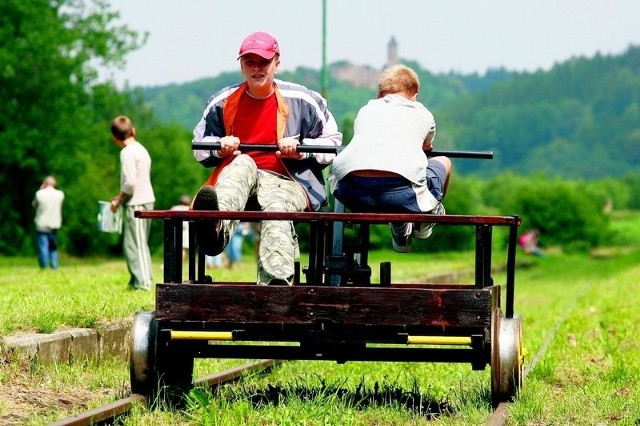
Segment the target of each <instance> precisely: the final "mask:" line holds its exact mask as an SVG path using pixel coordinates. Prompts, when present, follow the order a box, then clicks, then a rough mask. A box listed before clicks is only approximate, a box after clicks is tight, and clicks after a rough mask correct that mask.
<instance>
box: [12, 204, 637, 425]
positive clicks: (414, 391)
mask: <svg viewBox="0 0 640 426" xmlns="http://www.w3.org/2000/svg"><path fill="white" fill-rule="evenodd" d="M617 219H618V220H616V221H615V222H614V228H615V229H618V230H620V231H621V234H620V235H623V236H624V237H625V238H624V241H625V242H626V243H627V244H626V245H624V246H621V245H618V246H612V247H608V248H603V249H599V250H596V251H594V252H593V253H562V252H560V251H557V250H549V251H548V255H547V257H545V258H532V257H526V256H524V255H522V254H520V255H519V261H520V267H519V268H518V271H517V281H516V312H517V313H519V314H521V315H522V316H523V318H524V343H525V346H526V348H527V350H528V353H529V355H528V357H527V360H526V361H527V372H528V376H527V379H526V381H525V384H524V387H523V389H522V392H521V394H520V397H519V398H518V400H517V401H516V402H515V403H514V404H513V405H512V406H511V407H510V412H511V418H510V420H509V424H513V425H516V424H517V425H574V424H575V425H583V424H584V425H609V424H611V425H613V424H615V425H637V424H639V423H640V397H639V394H640V342H639V341H638V339H637V336H638V332H639V331H640V329H639V328H640V327H639V326H638V323H639V320H640V315H639V314H638V313H637V307H638V306H640V294H639V292H638V288H640V247H638V245H637V241H640V217H638V215H637V214H635V215H631V214H628V215H621V217H620V218H617ZM634 242H635V244H633V245H632V243H634ZM383 260H392V261H393V265H394V271H393V276H394V280H407V281H411V280H415V281H418V280H420V279H421V277H423V276H429V275H433V274H441V273H444V272H449V271H464V270H467V269H468V268H469V267H470V266H471V263H470V261H469V256H468V254H467V256H465V255H464V254H459V253H458V254H442V255H437V256H429V255H426V256H425V255H416V254H410V255H403V256H397V255H395V254H393V253H372V256H371V263H372V265H373V264H377V263H378V262H380V261H383ZM425 260H427V261H425ZM245 261H246V263H245V264H244V265H243V268H242V270H241V271H240V272H238V273H236V272H229V271H226V270H225V271H222V270H221V271H214V273H215V274H217V278H218V279H221V280H224V279H228V278H230V277H229V276H226V274H235V275H236V276H240V278H239V279H241V280H251V279H252V277H253V276H254V274H255V271H254V270H253V268H254V264H253V260H252V259H250V258H249V257H248V256H247V257H245ZM471 261H472V256H471ZM29 262H30V263H31V264H33V263H34V261H33V260H28V259H2V260H0V280H1V281H0V286H1V287H2V292H1V293H0V306H2V307H3V308H2V309H3V312H2V314H3V315H2V328H0V330H1V333H3V334H5V333H14V332H17V331H24V330H43V331H47V330H50V329H52V328H55V327H56V326H60V325H83V326H90V325H91V324H95V323H99V322H101V321H108V320H109V319H115V318H119V317H122V316H123V315H124V316H126V315H130V314H131V312H133V311H135V310H137V309H150V307H151V306H152V305H153V300H154V299H153V297H154V295H153V292H131V291H128V290H126V285H125V283H126V275H127V273H126V268H125V266H124V263H123V262H122V261H92V262H86V261H77V260H73V259H66V264H65V260H64V259H63V264H65V266H64V267H63V268H62V269H61V270H60V271H56V272H44V273H42V272H40V271H38V270H37V269H36V267H34V266H30V265H29V264H28V263H29ZM9 274H11V275H12V276H11V277H8V276H7V275H9ZM156 274H157V275H156V276H157V277H160V276H161V271H160V269H159V266H158V268H157V272H156ZM495 279H496V282H497V283H501V282H504V277H503V276H501V275H500V274H498V275H496V276H495ZM38 294H42V295H43V297H42V299H46V300H41V299H40V298H38V296H37V295H38ZM54 296H55V297H63V302H62V303H55V302H53V301H51V299H52V298H53V297H54ZM94 305H95V306H94ZM59 306H65V309H60V308H59ZM7 309H8V310H7ZM60 311H63V312H62V313H61V312H60ZM44 312H49V314H48V315H47V314H44ZM51 315H56V318H57V319H56V320H55V321H51V320H47V319H46V318H47V317H48V316H51ZM33 318H39V319H38V320H34V319H33ZM56 324H57V325H56ZM7 361H9V360H5V362H3V363H2V369H0V387H1V388H0V423H2V424H12V423H11V420H12V419H13V420H15V423H14V424H33V425H39V424H44V423H47V422H50V421H54V420H57V419H60V418H62V417H64V416H66V415H70V414H72V413H73V412H77V411H79V410H81V409H82V408H81V407H86V406H89V407H91V406H96V405H100V404H102V403H105V402H108V401H111V400H113V399H115V398H116V397H118V396H121V395H123V394H125V393H126V392H127V386H128V365H127V364H126V363H125V362H123V361H120V360H115V359H114V360H106V362H104V363H101V364H100V365H97V364H95V363H91V362H88V363H85V364H78V365H71V366H55V367H53V368H51V367H48V368H45V367H43V366H40V365H38V364H35V363H26V364H25V363H22V364H20V363H11V362H7ZM229 363H230V362H229V361H226V362H219V361H214V360H198V361H197V362H196V371H195V375H196V376H200V375H204V374H207V373H210V372H212V371H214V370H217V369H218V370H219V369H222V368H225V367H227V366H228V365H230V364H229ZM532 363H534V364H535V365H534V366H533V368H531V371H528V370H529V368H530V366H531V365H532ZM489 373H490V372H489V369H487V370H485V371H480V372H478V371H472V370H471V368H470V366H468V365H466V364H465V365H457V364H431V363H358V362H353V363H346V364H344V365H339V364H336V363H332V362H306V361H305V362H302V361H301V362H290V363H285V364H283V365H282V366H280V367H278V368H276V369H275V370H274V371H273V372H272V374H269V375H261V374H257V375H254V376H253V377H251V378H248V379H246V380H243V381H241V382H238V383H237V384H234V385H231V386H227V387H225V388H223V389H221V390H220V391H218V392H216V393H215V394H212V393H210V392H206V391H204V390H194V391H193V392H192V393H191V394H190V403H189V406H188V407H187V409H186V410H184V411H180V412H170V411H165V410H157V411H155V412H151V413H149V412H147V411H146V410H144V409H143V408H142V407H139V408H138V409H137V410H136V414H135V415H134V416H132V417H130V418H129V419H126V420H124V421H123V423H122V424H125V425H175V424H203V425H237V424H248V425H301V424H304V425H334V424H335V425H398V424H403V425H425V424H428V425H430V424H438V425H478V424H483V423H486V421H487V418H488V417H489V415H490V413H491V410H490V406H489V383H490V380H489ZM61 395H64V396H61ZM269 397H271V398H269ZM274 398H275V400H276V401H277V402H276V403H274V402H273V399H274ZM16 404H18V405H20V404H21V406H24V407H28V408H29V410H30V414H29V416H28V417H22V418H15V417H12V416H13V415H14V414H13V413H14V409H13V408H11V407H15V406H16ZM427 409H430V410H431V411H432V412H435V413H434V414H433V415H429V414H427V413H426V410H427Z"/></svg>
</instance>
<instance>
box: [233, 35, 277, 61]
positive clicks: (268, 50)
mask: <svg viewBox="0 0 640 426" xmlns="http://www.w3.org/2000/svg"><path fill="white" fill-rule="evenodd" d="M247 53H255V54H256V55H260V56H262V57H263V58H265V59H271V58H273V57H274V56H275V55H276V54H278V55H279V54H280V47H279V46H278V41H277V40H276V39H275V38H273V36H272V35H270V34H267V33H263V32H260V31H258V32H255V33H253V34H249V35H248V36H247V37H246V38H245V39H244V40H243V41H242V45H241V46H240V51H239V52H238V54H239V56H238V59H240V56H242V55H246V54H247Z"/></svg>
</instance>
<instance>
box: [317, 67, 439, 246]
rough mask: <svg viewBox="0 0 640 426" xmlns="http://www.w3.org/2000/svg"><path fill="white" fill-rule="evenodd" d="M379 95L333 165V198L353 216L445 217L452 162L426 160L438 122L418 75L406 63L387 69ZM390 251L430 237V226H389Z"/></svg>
mask: <svg viewBox="0 0 640 426" xmlns="http://www.w3.org/2000/svg"><path fill="white" fill-rule="evenodd" d="M378 86H379V92H378V97H377V98H376V99H373V100H371V101H369V102H368V103H367V105H365V106H364V107H362V108H361V109H360V111H359V112H358V115H357V117H356V119H355V122H354V136H353V139H352V140H351V142H350V143H349V144H348V145H347V147H346V148H345V149H344V150H343V151H342V152H341V153H340V154H338V156H337V157H336V158H335V159H334V161H333V173H332V175H331V177H330V178H329V181H330V183H331V191H332V193H333V195H334V196H335V198H336V199H337V200H339V201H340V202H342V203H343V204H344V205H345V206H346V207H347V208H349V209H350V210H351V211H353V212H380V213H431V214H445V209H444V206H443V205H442V199H443V198H444V196H445V194H446V192H447V188H448V185H449V177H450V176H451V160H449V158H447V157H444V156H439V157H433V158H427V155H426V154H425V152H424V151H430V150H431V149H432V148H433V140H434V137H435V134H436V123H435V119H434V117H433V114H431V112H430V111H429V110H428V109H427V108H426V107H425V106H424V105H423V104H421V103H420V102H418V101H417V100H416V99H417V96H418V91H419V89H420V80H419V78H418V75H417V74H416V73H415V71H413V70H412V69H411V68H409V67H407V66H405V65H394V66H391V67H389V68H387V69H385V70H384V71H383V72H382V74H381V75H380V78H379V80H378ZM389 225H390V228H391V234H392V237H393V248H394V250H396V251H398V252H401V253H404V252H408V251H410V250H411V238H412V237H415V238H421V239H425V238H428V237H429V236H430V235H431V232H432V228H433V226H434V224H433V223H424V224H414V223H390V224H389Z"/></svg>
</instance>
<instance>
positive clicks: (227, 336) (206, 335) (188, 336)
mask: <svg viewBox="0 0 640 426" xmlns="http://www.w3.org/2000/svg"><path fill="white" fill-rule="evenodd" d="M171 340H233V333H232V332H231V331H182V330H171Z"/></svg>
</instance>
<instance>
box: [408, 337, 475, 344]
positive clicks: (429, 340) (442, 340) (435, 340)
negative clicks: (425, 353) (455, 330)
mask: <svg viewBox="0 0 640 426" xmlns="http://www.w3.org/2000/svg"><path fill="white" fill-rule="evenodd" d="M407 345H457V346H471V337H468V336H407Z"/></svg>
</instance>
